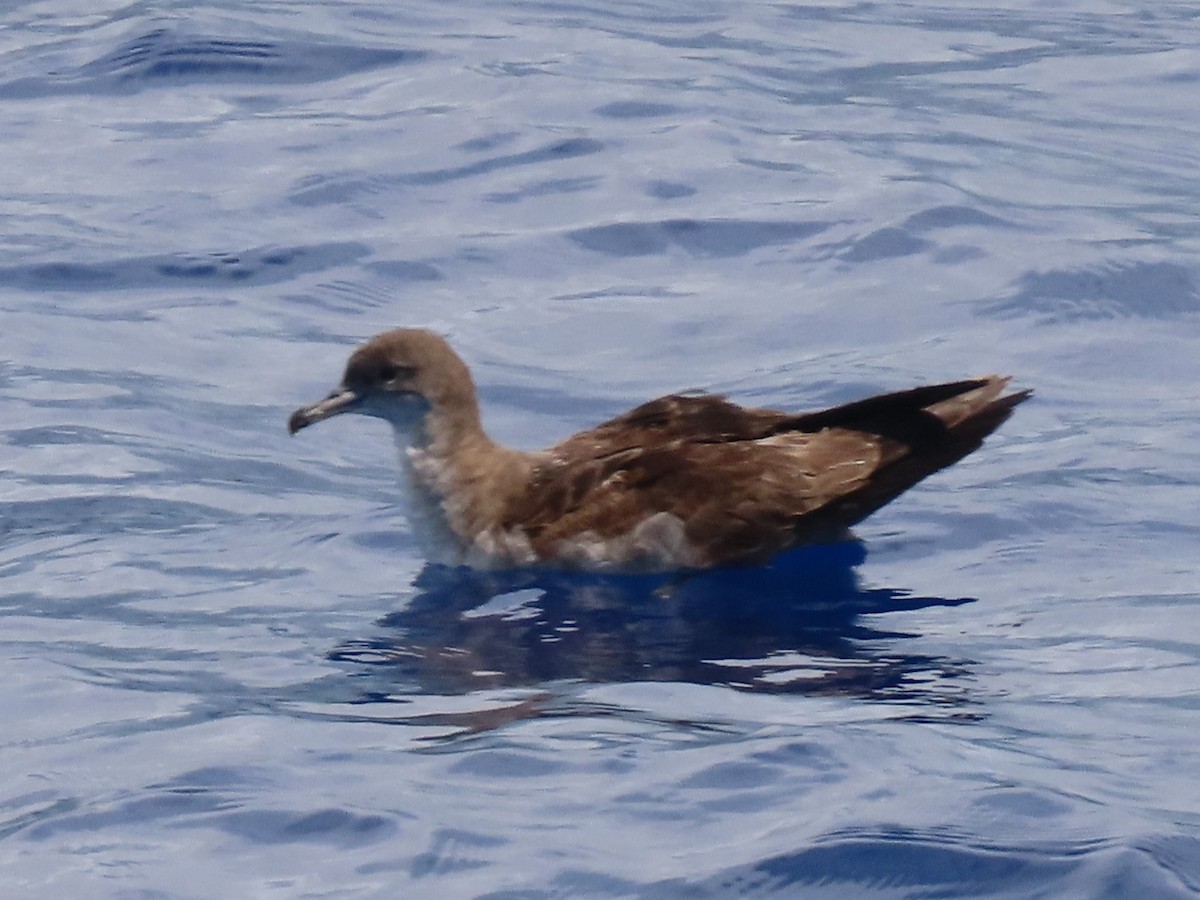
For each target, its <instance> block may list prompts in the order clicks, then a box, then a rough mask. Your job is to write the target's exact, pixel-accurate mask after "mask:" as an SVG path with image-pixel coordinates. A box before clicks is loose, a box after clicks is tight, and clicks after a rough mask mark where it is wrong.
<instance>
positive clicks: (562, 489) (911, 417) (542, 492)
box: [506, 376, 1029, 565]
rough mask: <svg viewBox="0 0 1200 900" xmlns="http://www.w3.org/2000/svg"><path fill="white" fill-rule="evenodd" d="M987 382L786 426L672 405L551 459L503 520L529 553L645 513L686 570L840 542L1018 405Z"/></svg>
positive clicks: (733, 408)
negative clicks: (687, 563)
mask: <svg viewBox="0 0 1200 900" xmlns="http://www.w3.org/2000/svg"><path fill="white" fill-rule="evenodd" d="M1007 382H1008V379H1006V378H999V377H996V376H988V377H987V378H981V379H972V380H969V381H959V382H951V383H947V384H941V385H932V386H928V387H923V388H916V389H913V390H909V391H900V392H896V393H892V394H883V395H880V396H876V397H871V398H868V399H867V400H861V401H857V402H855V403H849V404H845V405H844V406H839V407H834V408H831V409H827V410H822V411H820V412H816V413H808V414H803V415H790V414H787V413H782V412H778V411H775V410H767V409H750V408H743V407H739V406H737V405H735V404H733V403H730V402H729V401H727V400H725V399H724V398H722V397H718V396H710V395H706V396H680V395H672V396H668V397H662V398H660V399H658V400H653V401H650V402H649V403H646V404H644V405H642V406H640V407H637V408H636V409H634V410H631V411H630V412H628V413H626V414H624V415H622V416H619V417H617V418H615V419H612V420H610V421H608V422H605V423H604V424H602V425H600V426H598V427H596V428H594V429H592V430H590V431H586V432H582V433H580V434H578V435H575V436H574V437H572V438H569V439H568V440H567V441H565V442H563V443H562V444H560V445H559V446H558V447H555V448H553V449H552V450H551V451H550V453H549V456H548V458H547V461H546V462H545V463H543V464H542V465H541V466H540V467H539V468H538V469H537V470H536V471H535V473H534V476H533V478H532V480H531V482H530V485H529V488H528V490H527V491H525V492H524V494H523V496H522V497H521V498H520V499H519V500H517V501H516V503H515V505H514V506H513V508H512V509H511V510H510V513H509V516H508V517H507V519H508V522H507V523H506V524H508V525H509V526H519V527H521V528H522V529H523V530H524V531H525V532H526V534H527V535H528V536H529V539H530V542H531V544H532V545H533V547H534V550H535V552H537V553H538V554H539V555H540V556H552V555H554V552H555V547H556V546H559V545H560V544H561V542H563V541H570V540H572V539H575V538H579V537H580V536H584V535H586V536H589V537H593V538H600V539H607V538H614V537H619V536H621V535H625V534H628V533H630V532H631V531H632V530H633V529H635V528H637V527H638V525H639V524H641V523H643V522H645V521H646V520H647V519H648V518H649V517H651V516H654V515H655V514H657V513H669V514H671V515H672V516H674V517H676V518H677V519H678V520H679V521H680V522H681V523H682V525H683V529H684V537H685V539H686V541H687V543H688V545H689V547H690V548H691V550H692V551H693V553H694V555H695V558H696V559H697V562H698V564H700V565H712V564H717V563H722V562H731V561H742V560H753V559H760V558H765V557H768V556H770V555H772V554H774V553H777V552H779V551H780V550H783V549H786V548H788V547H790V546H794V545H795V544H798V543H802V542H805V541H813V540H820V539H823V538H829V537H831V536H833V535H836V534H840V533H842V532H843V531H844V529H845V528H847V527H849V526H850V525H853V524H854V523H855V522H857V521H859V520H861V519H863V518H865V517H866V516H867V515H869V514H870V513H871V512H873V511H874V510H876V509H878V508H879V507H880V506H882V505H884V504H885V503H887V502H888V501H889V500H891V499H893V498H894V497H896V496H897V495H898V494H900V493H902V492H903V491H905V490H907V489H908V488H909V487H911V486H912V485H914V484H916V483H917V482H918V481H920V480H921V479H922V478H924V477H926V476H927V475H929V474H931V473H932V472H934V471H937V470H938V469H941V468H943V467H945V466H947V465H950V464H951V463H953V462H955V461H957V460H958V459H961V458H962V457H963V456H965V455H966V454H967V453H969V452H971V451H972V450H974V449H975V448H976V447H978V446H979V444H980V443H982V441H983V438H984V437H986V436H987V434H989V433H990V432H991V431H993V430H994V429H995V428H996V427H997V426H998V425H999V424H1000V423H1001V422H1003V421H1004V420H1005V419H1006V418H1008V416H1009V415H1010V414H1011V412H1012V408H1013V407H1015V406H1016V405H1017V404H1018V403H1020V402H1021V401H1022V400H1024V399H1025V398H1026V397H1027V396H1029V393H1028V392H1025V391H1023V392H1018V393H1014V394H1010V395H1009V396H1007V397H1001V396H1000V394H1001V392H1002V390H1003V388H1004V386H1005V384H1007Z"/></svg>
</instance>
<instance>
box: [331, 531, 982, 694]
mask: <svg viewBox="0 0 1200 900" xmlns="http://www.w3.org/2000/svg"><path fill="white" fill-rule="evenodd" d="M865 556H866V552H865V550H864V549H863V547H862V545H861V544H858V543H844V544H838V545H834V546H828V547H815V548H805V549H802V550H799V551H795V552H793V553H790V554H787V555H785V556H784V557H781V558H780V559H779V560H777V561H776V562H775V564H773V565H771V566H769V567H764V568H758V569H745V570H722V571H715V572H707V573H701V574H696V575H692V576H688V577H685V578H679V579H677V580H674V581H672V580H668V579H665V578H663V577H662V576H595V575H582V574H577V573H548V572H533V573H531V572H521V573H494V572H493V573H485V572H475V571H471V570H464V569H449V568H444V567H433V566H430V567H427V568H425V569H424V570H423V571H422V572H421V574H420V575H419V576H418V577H417V579H416V582H415V585H414V587H415V588H416V590H417V594H416V596H415V597H414V598H413V600H412V601H411V602H410V603H409V604H408V606H406V607H405V608H404V609H402V610H398V611H396V612H393V613H391V614H389V615H387V616H385V617H384V618H383V619H381V620H380V622H379V625H380V626H381V632H380V633H379V634H378V635H377V636H374V637H370V638H366V639H357V640H352V641H348V642H346V643H343V644H342V645H341V646H339V647H338V648H337V649H336V650H334V651H333V652H332V653H331V654H330V657H331V658H332V659H334V660H337V661H341V662H351V663H354V664H356V665H357V666H360V667H361V669H360V671H359V674H361V675H363V676H370V682H371V689H370V690H369V691H368V692H367V693H366V694H364V695H363V696H362V697H361V701H360V702H377V701H381V700H390V701H394V702H406V700H408V701H411V700H412V699H415V698H416V697H418V696H420V695H441V696H446V695H463V694H467V693H470V692H474V691H481V690H484V691H486V690H496V689H506V688H545V687H546V686H547V685H549V684H553V683H559V684H561V683H564V682H567V683H569V682H575V683H584V684H613V683H630V682H676V683H685V684H695V685H715V686H722V687H726V688H730V689H734V690H737V691H745V692H756V693H769V694H800V695H838V696H849V697H862V698H868V699H874V700H885V701H897V702H904V703H908V704H919V705H920V706H922V707H924V708H926V709H929V708H930V707H943V708H944V707H952V708H956V709H960V708H961V707H962V706H963V705H965V704H966V696H965V687H964V686H962V685H961V684H960V683H958V682H960V681H961V677H962V676H963V675H964V674H966V668H965V665H966V664H965V663H964V662H963V661H961V660H950V659H946V658H939V657H934V656H929V655H920V654H906V653H904V652H903V649H902V647H903V643H904V641H905V639H909V638H912V637H914V635H911V634H906V633H903V632H898V631H894V630H884V628H883V627H882V626H881V625H880V624H878V623H877V622H876V621H874V620H869V619H864V617H865V616H869V615H871V614H878V613H897V612H903V611H906V610H915V609H923V608H926V607H931V606H957V605H959V604H962V603H967V602H970V600H969V599H967V598H959V599H950V598H941V597H915V596H912V595H910V594H909V593H908V592H906V591H903V590H898V589H894V588H863V587H861V586H860V585H859V581H858V577H857V575H856V573H855V571H854V567H855V566H857V565H858V564H859V563H861V562H862V561H863V559H864V558H865ZM381 681H382V683H380V682H381ZM529 714H531V715H537V714H538V713H537V711H533V710H531V711H530V713H529Z"/></svg>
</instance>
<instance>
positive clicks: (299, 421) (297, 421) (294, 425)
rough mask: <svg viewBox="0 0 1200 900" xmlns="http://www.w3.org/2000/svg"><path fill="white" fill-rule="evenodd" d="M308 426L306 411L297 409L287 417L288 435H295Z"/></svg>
mask: <svg viewBox="0 0 1200 900" xmlns="http://www.w3.org/2000/svg"><path fill="white" fill-rule="evenodd" d="M308 424H309V419H308V414H307V410H304V409H298V410H296V411H295V412H294V413H292V414H291V415H290V416H288V422H287V430H288V434H295V433H296V432H297V431H299V430H300V429H301V428H303V427H304V426H306V425H308Z"/></svg>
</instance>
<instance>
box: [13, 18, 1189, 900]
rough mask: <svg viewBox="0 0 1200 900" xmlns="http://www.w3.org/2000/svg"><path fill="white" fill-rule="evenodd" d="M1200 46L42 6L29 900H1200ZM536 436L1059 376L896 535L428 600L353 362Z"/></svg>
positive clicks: (31, 51)
mask: <svg viewBox="0 0 1200 900" xmlns="http://www.w3.org/2000/svg"><path fill="white" fill-rule="evenodd" d="M1198 46H1200V11H1198V10H1197V9H1196V8H1195V5H1194V4H1186V3H1180V2H1159V3H1153V4H1151V3H1144V2H1143V3H1141V4H1140V5H1139V4H1137V3H1134V4H1126V5H1124V6H1121V5H1107V6H1104V5H1100V6H1098V5H1096V4H1087V3H1082V2H1065V3H1058V4H1053V5H1047V4H1040V3H1032V2H1019V0H1009V2H1002V3H1001V4H1000V5H998V6H997V5H995V4H993V5H989V6H982V5H974V6H973V5H970V4H962V3H953V4H950V3H944V4H941V5H938V4H921V5H894V4H893V5H889V4H863V3H829V4H824V5H815V6H814V5H805V4H783V3H775V4H770V3H768V4H746V3H741V4H739V3H733V4H730V3H714V2H700V3H690V4H672V3H670V2H666V0H648V2H639V3H633V2H615V3H609V4H588V3H570V2H563V0H544V2H528V3H521V4H484V3H471V2H468V3H466V4H456V5H452V6H450V5H444V4H443V5H432V4H423V5H422V4H417V5H412V4H407V5H397V4H390V3H385V2H382V0H357V2H354V3H345V2H328V0H315V2H308V3H292V2H268V3H260V4H237V3H232V2H229V0H218V2H213V3H207V4H199V3H195V2H190V0H180V2H176V3H171V4H145V3H141V2H132V0H113V2H109V3H105V4H99V5H97V4H94V3H93V4H82V3H78V2H70V0H46V2H42V3H23V4H8V5H7V6H5V8H4V9H3V10H2V11H0V126H2V130H3V134H4V135H5V139H4V141H3V142H0V170H2V171H4V172H5V173H6V178H5V179H4V181H3V184H2V185H0V217H2V221H3V224H4V228H3V234H4V240H3V241H0V311H2V316H3V323H4V327H3V328H2V329H0V397H2V398H3V408H4V410H5V415H4V418H3V422H2V423H0V447H2V451H3V452H0V470H2V473H3V474H2V478H0V681H2V682H3V684H4V686H5V687H4V690H3V691H2V692H0V718H2V719H3V721H4V723H5V727H4V730H3V734H2V735H0V762H2V765H0V773H2V774H0V885H2V886H3V887H2V890H0V894H3V896H4V897H5V898H8V897H14V898H16V897H48V896H62V897H71V898H93V897H94V898H126V897H160V898H180V900H185V898H199V897H242V896H254V897H268V896H270V897H288V898H292V897H344V898H385V897H386V898H391V897H396V896H421V897H446V898H458V897H462V898H489V900H549V898H560V897H572V898H575V897H595V898H618V897H620V898H626V897H637V898H654V900H666V898H684V897H687V898H726V897H761V898H768V897H769V898H794V897H804V898H819V897H829V898H844V897H888V898H897V897H905V898H929V897H966V896H970V897H1012V898H1029V897H1047V898H1049V897H1055V898H1057V897H1067V896H1070V897H1112V898H1118V897H1136V898H1142V897H1156V898H1159V897H1164V898H1170V897H1188V896H1195V895H1197V894H1200V837H1198V835H1200V789H1198V787H1197V786H1198V785H1200V755H1198V753H1197V749H1196V741H1195V736H1194V731H1195V726H1194V722H1195V716H1196V714H1197V712H1198V709H1200V703H1198V700H1197V698H1198V697H1200V616H1198V613H1197V610H1198V608H1200V606H1198V602H1197V601H1198V593H1197V584H1198V583H1200V580H1198V578H1197V576H1198V574H1200V569H1198V566H1197V563H1196V547H1197V545H1198V543H1200V513H1198V512H1197V511H1198V510H1200V476H1198V475H1197V473H1200V450H1198V449H1197V448H1198V447H1200V426H1198V425H1197V422H1198V417H1197V409H1198V402H1200V396H1198V394H1200V392H1198V388H1197V385H1200V367H1198V364H1197V361H1196V352H1195V347H1196V346H1197V340H1198V339H1200V288H1198V287H1197V286H1198V284H1200V268H1198V266H1197V262H1196V260H1197V259H1198V258H1200V253H1198V251H1200V246H1198V244H1200V219H1198V218H1197V216H1196V209H1197V205H1198V203H1200V174H1198V173H1200V139H1198V138H1200V112H1197V109H1198V107H1197V104H1196V102H1195V87H1196V83H1197V81H1198V80H1200V74H1198V73H1200V53H1198V52H1197V49H1196V48H1197V47H1198ZM398 324H413V325H423V326H428V327H432V328H435V329H437V330H439V331H441V332H442V333H445V334H446V335H448V336H449V337H450V338H451V339H452V341H453V342H454V343H455V345H456V346H457V347H458V348H459V349H460V350H461V351H462V353H463V354H464V356H465V357H466V358H467V359H468V360H469V361H470V362H471V364H472V365H473V367H474V369H475V372H476V375H477V378H478V381H479V384H480V389H481V394H482V399H483V404H484V406H485V411H486V413H485V417H486V420H487V424H488V426H489V428H490V429H491V430H492V431H493V432H494V434H495V436H496V437H498V438H499V439H501V440H504V441H506V442H510V443H513V444H515V445H518V446H522V447H536V446H540V445H544V444H546V443H548V442H550V441H553V440H555V439H557V438H559V437H562V436H564V435H566V434H568V433H570V432H572V431H573V430H576V429H578V428H580V427H583V426H585V425H588V424H591V423H594V422H596V421H599V420H600V419H602V418H604V417H606V416H610V415H613V414H616V413H618V412H620V411H622V410H624V409H626V408H628V407H629V406H631V405H632V404H634V403H635V402H639V401H641V400H644V399H647V398H649V397H651V396H655V395H658V394H662V393H666V392H668V391H674V390H684V389H705V390H712V391H720V392H725V393H729V394H731V395H733V396H734V397H736V398H737V399H739V400H743V401H745V402H749V403H753V404H758V405H767V406H781V407H792V408H797V409H800V408H812V407H817V406H820V405H825V404H830V403H836V402H842V401H848V400H851V399H854V398H857V397H860V396H863V395H864V394H867V393H870V392H874V391H880V390H885V389H894V388H901V387H906V386H910V385H913V384H916V383H919V382H921V381H932V380H949V379H954V378H960V377H963V376H964V375H967V374H972V373H982V372H987V371H1001V372H1012V373H1014V374H1015V375H1016V377H1017V381H1018V383H1019V384H1020V386H1022V387H1033V388H1035V389H1036V396H1035V401H1034V402H1031V403H1029V404H1026V405H1025V406H1023V407H1022V408H1021V410H1020V411H1019V413H1018V414H1017V415H1016V416H1015V417H1014V419H1013V420H1012V421H1011V422H1009V423H1008V424H1007V425H1006V426H1005V427H1004V429H1003V430H1002V431H1001V432H1000V433H999V434H998V435H996V436H995V437H994V438H993V439H992V440H991V441H989V443H988V445H987V446H986V447H985V448H984V450H983V451H982V452H980V453H979V454H977V455H976V456H974V457H972V458H971V459H970V460H968V461H966V462H965V463H963V464H961V465H960V466H957V467H955V468H954V469H952V470H950V471H947V472H945V473H943V474H940V475H938V476H936V477H935V478H933V479H931V480H930V481H929V482H928V483H927V484H926V485H925V486H923V487H921V488H919V489H917V490H915V491H913V492H912V493H911V494H910V495H908V496H906V497H905V498H904V499H903V500H901V501H899V502H897V503H895V504H894V505H892V506H889V507H888V508H886V509H885V510H883V511H881V512H880V513H879V514H878V515H876V516H875V517H873V518H872V519H871V520H869V521H868V522H867V523H866V524H865V525H864V526H863V527H862V528H861V529H860V530H859V535H858V541H856V542H849V543H846V544H843V545H839V546H837V547H826V548H813V549H808V550H803V551H800V552H797V553H794V554H791V555H789V556H787V557H785V558H783V559H781V560H779V561H777V563H776V564H775V565H773V566H771V567H768V568H764V569H761V570H756V571H747V572H719V573H710V574H706V575H701V576H697V577H691V578H677V579H665V580H664V579H650V578H635V577H626V578H598V577H590V576H580V575H564V574H555V573H536V574H531V573H518V574H500V573H478V572H467V571H454V570H446V569H443V568H438V567H435V566H427V565H426V564H425V563H424V560H423V559H422V558H421V557H420V555H419V553H418V551H417V541H416V540H415V539H414V536H413V534H412V533H411V531H410V529H409V527H408V525H407V524H406V521H405V519H404V517H403V514H402V512H403V511H402V508H401V505H400V495H399V491H398V489H397V485H396V480H395V479H396V471H395V460H394V450H393V449H392V447H391V442H390V439H389V437H388V435H387V434H386V433H385V430H384V429H383V428H382V426H380V425H379V424H378V423H373V422H369V421H338V422H334V423H328V424H326V425H323V426H321V427H319V428H314V429H311V430H310V431H306V432H305V433H304V435H303V436H302V437H300V438H297V439H295V440H292V439H289V438H288V437H287V435H286V433H285V428H284V422H285V419H286V416H287V413H288V412H289V411H290V410H291V409H293V408H294V407H295V406H297V405H299V404H300V403H302V402H306V401H310V400H311V399H312V398H313V397H316V396H320V394H321V392H323V391H326V390H328V389H329V387H330V386H331V385H332V383H333V382H334V380H335V379H336V378H337V376H338V373H339V371H340V368H341V365H342V362H343V360H344V358H345V355H346V353H347V352H348V350H349V348H350V347H352V346H353V344H354V343H355V342H356V341H358V340H360V339H362V338H363V337H365V336H367V335H370V334H372V333H374V332H376V331H378V330H381V329H383V328H386V327H390V326H393V325H398Z"/></svg>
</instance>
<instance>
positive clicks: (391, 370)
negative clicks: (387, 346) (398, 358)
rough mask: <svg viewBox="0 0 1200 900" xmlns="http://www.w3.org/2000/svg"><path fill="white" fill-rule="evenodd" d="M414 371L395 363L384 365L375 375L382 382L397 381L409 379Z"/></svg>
mask: <svg viewBox="0 0 1200 900" xmlns="http://www.w3.org/2000/svg"><path fill="white" fill-rule="evenodd" d="M412 373H413V370H412V369H411V368H409V367H408V366H398V365H396V364H395V363H384V364H383V365H381V366H380V367H379V369H378V370H377V371H376V373H375V377H377V378H378V379H379V380H380V381H383V382H387V381H395V380H396V379H397V378H408V377H410V376H411V375H412Z"/></svg>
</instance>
